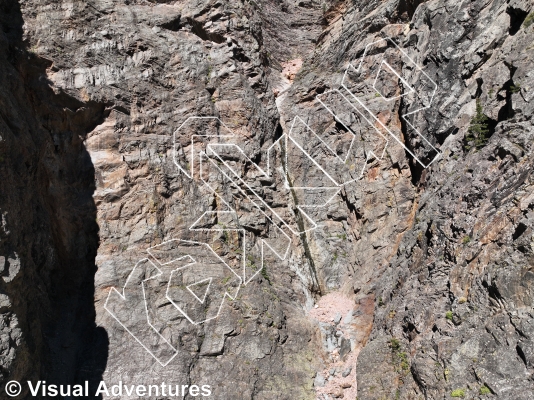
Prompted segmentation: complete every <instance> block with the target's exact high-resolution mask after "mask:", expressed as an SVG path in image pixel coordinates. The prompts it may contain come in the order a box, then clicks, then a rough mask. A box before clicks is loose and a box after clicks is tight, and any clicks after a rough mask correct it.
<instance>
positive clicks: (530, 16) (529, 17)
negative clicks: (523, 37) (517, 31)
mask: <svg viewBox="0 0 534 400" xmlns="http://www.w3.org/2000/svg"><path fill="white" fill-rule="evenodd" d="M533 23H534V12H531V13H530V14H528V15H527V17H526V18H525V20H524V21H523V26H524V27H525V28H528V27H529V26H530V25H532V24H533Z"/></svg>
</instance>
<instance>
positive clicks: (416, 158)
mask: <svg viewBox="0 0 534 400" xmlns="http://www.w3.org/2000/svg"><path fill="white" fill-rule="evenodd" d="M383 41H385V42H387V41H389V42H390V43H392V44H393V45H394V46H395V47H396V48H397V50H399V51H400V52H401V53H402V54H403V55H404V56H406V58H407V59H408V60H410V62H411V63H412V64H413V65H414V66H415V68H417V70H418V71H419V72H421V73H422V74H423V75H424V76H425V77H426V78H427V79H428V80H429V81H430V82H431V83H432V85H433V86H434V90H433V91H432V95H431V97H430V100H429V104H428V105H427V106H423V107H421V108H418V109H416V110H414V111H411V112H409V113H407V114H404V115H402V118H403V119H404V121H406V123H407V124H408V125H409V126H410V127H411V128H412V129H413V130H414V131H415V132H416V133H417V134H418V135H419V136H420V137H421V139H423V140H424V141H425V142H426V143H427V144H428V145H429V146H430V147H432V149H433V150H434V151H435V152H436V153H437V155H436V156H435V157H434V158H433V159H432V161H430V162H429V163H428V164H425V163H423V162H422V161H421V160H420V159H419V158H418V157H417V156H416V155H415V154H414V153H413V152H412V151H411V150H410V149H408V147H407V146H406V145H405V144H404V143H403V142H402V141H401V140H400V139H399V138H398V137H397V136H396V135H395V134H393V132H391V131H390V130H389V129H388V128H387V127H386V126H385V125H384V124H383V123H382V122H381V121H380V120H379V119H378V118H377V117H376V116H375V115H374V113H373V112H372V111H371V110H369V108H367V107H366V106H365V104H364V103H363V102H362V101H361V100H360V99H359V98H358V97H356V95H355V94H354V93H352V92H351V90H350V89H349V88H348V87H347V86H346V83H345V82H346V78H347V73H348V71H349V68H353V69H354V70H355V71H356V72H361V70H362V68H363V62H364V60H365V56H366V54H367V52H368V51H369V48H370V47H371V46H373V45H376V44H377V43H380V42H383ZM382 62H384V63H386V62H385V61H382ZM386 64H387V63H386ZM387 66H388V67H389V68H390V70H391V71H393V72H394V74H395V75H397V76H398V77H399V78H400V79H401V80H402V82H403V83H405V82H406V81H405V80H404V79H402V78H401V77H400V75H399V74H398V73H396V72H395V71H394V70H393V68H391V66H390V65H389V64H387ZM379 72H380V69H379ZM375 82H376V78H375ZM374 85H375V83H373V89H375V91H376V92H377V93H379V94H380V96H382V93H380V92H379V91H378V90H377V89H376V88H375V86H374ZM406 85H407V86H408V87H410V88H411V86H410V85H408V84H407V83H406ZM341 86H342V87H343V88H344V89H345V90H346V91H347V92H348V93H349V94H350V95H351V96H352V98H354V100H356V101H357V102H358V104H359V105H361V106H362V107H363V108H365V110H366V111H367V112H368V113H369V115H371V117H372V118H373V119H374V120H375V122H378V123H379V124H380V126H382V127H383V128H384V129H385V130H386V131H387V132H388V133H389V134H390V135H391V136H392V137H393V138H394V139H395V140H396V141H397V143H399V144H400V145H401V146H402V147H403V148H404V150H406V151H407V152H408V153H409V154H410V155H411V156H412V157H413V158H414V159H415V160H416V161H417V162H419V164H421V165H422V166H423V168H425V169H426V168H428V167H429V166H430V165H432V163H434V162H435V161H436V160H437V159H439V158H440V157H441V156H442V154H441V152H440V151H439V150H438V149H436V148H435V147H434V146H433V145H432V144H431V143H430V142H429V141H428V140H427V139H426V138H425V137H424V136H423V135H422V134H421V132H419V130H417V129H416V128H415V126H414V125H413V124H412V123H411V122H410V121H409V120H408V117H409V116H410V115H413V114H416V113H418V112H419V111H422V110H426V109H427V108H430V105H431V104H432V101H433V100H434V96H435V94H436V91H437V89H438V85H437V84H436V82H434V81H433V80H432V78H430V76H428V74H427V73H426V72H425V71H423V69H422V68H421V67H420V66H419V65H418V64H417V63H416V62H415V61H414V60H412V59H411V58H410V56H408V54H406V52H404V51H403V50H402V49H401V48H400V47H399V46H398V45H397V43H395V41H394V40H392V39H391V38H383V39H380V40H377V41H375V42H372V43H369V44H368V45H367V46H366V47H365V50H364V52H363V55H362V58H361V60H360V64H359V65H358V68H357V69H356V68H354V66H353V65H352V63H349V66H348V67H347V69H346V70H345V73H344V74H343V79H342V81H341ZM414 92H415V90H414ZM409 93H411V92H409ZM409 93H405V94H406V95H407V94H409ZM382 97H383V98H384V99H385V97H384V96H382ZM398 97H400V96H398ZM319 101H320V100H319ZM388 101H389V100H388ZM349 104H350V105H351V106H352V107H353V108H354V109H355V110H357V109H356V107H354V105H352V103H350V102H349Z"/></svg>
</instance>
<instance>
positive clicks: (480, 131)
mask: <svg viewBox="0 0 534 400" xmlns="http://www.w3.org/2000/svg"><path fill="white" fill-rule="evenodd" d="M476 103H477V104H476V111H475V115H474V117H473V118H472V119H471V123H470V124H469V128H468V129H467V135H466V136H465V141H466V144H465V145H464V148H465V149H466V150H470V149H472V148H473V147H474V148H475V149H479V148H481V147H482V146H484V145H485V144H486V142H487V141H488V139H487V135H488V133H489V126H488V119H489V118H488V117H487V116H486V114H484V109H483V108H482V103H481V102H480V99H477V100H476Z"/></svg>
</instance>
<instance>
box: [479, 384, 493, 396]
mask: <svg viewBox="0 0 534 400" xmlns="http://www.w3.org/2000/svg"><path fill="white" fill-rule="evenodd" d="M479 393H480V394H491V390H489V387H487V386H486V385H484V386H482V387H481V388H480V391H479Z"/></svg>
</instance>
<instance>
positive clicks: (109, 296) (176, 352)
mask: <svg viewBox="0 0 534 400" xmlns="http://www.w3.org/2000/svg"><path fill="white" fill-rule="evenodd" d="M144 262H149V263H150V264H152V265H153V266H154V268H155V269H156V270H157V271H158V273H157V274H156V275H153V276H151V277H149V278H147V279H144V280H143V281H142V282H141V284H142V290H143V299H144V306H145V313H146V318H147V324H148V325H149V326H150V328H151V329H152V330H153V331H154V332H155V333H156V335H158V336H159V337H160V338H161V339H162V340H163V341H164V342H165V343H166V344H167V345H168V346H169V347H170V348H171V349H172V350H173V352H174V354H173V356H172V357H171V358H169V359H168V360H167V361H166V362H163V361H161V360H160V359H159V358H158V357H157V356H156V355H155V354H154V353H153V352H152V351H151V350H150V349H149V348H148V347H147V346H146V345H145V344H144V343H143V342H142V341H141V339H139V338H138V337H137V336H135V335H134V334H133V332H132V331H130V329H128V327H127V326H126V325H125V324H124V323H123V322H122V321H121V320H120V319H119V317H118V316H117V315H115V314H114V313H113V312H112V311H111V310H110V309H109V308H108V302H109V300H110V298H111V296H112V295H113V293H116V294H117V295H118V296H120V298H121V299H122V301H123V302H126V301H127V300H128V299H127V298H126V293H125V290H126V287H127V286H128V282H129V281H130V278H131V277H132V275H133V274H134V272H135V270H136V269H137V268H138V266H139V264H141V263H144ZM161 275H162V272H161V270H160V269H159V268H158V267H157V266H156V265H155V264H154V263H153V262H152V261H151V260H149V259H148V258H144V259H142V260H140V261H138V262H137V264H136V265H135V267H134V269H133V270H132V272H130V274H129V275H128V278H127V279H126V282H125V284H124V287H123V288H122V293H120V292H119V291H118V290H117V289H116V288H115V287H112V288H111V289H110V291H109V293H108V297H107V299H106V302H105V303H104V309H106V311H107V312H108V313H110V315H111V316H112V317H113V318H115V320H116V321H117V322H118V323H119V324H120V325H121V326H122V327H123V328H124V329H126V331H127V332H128V333H129V334H130V335H131V336H133V338H134V339H135V340H136V341H137V342H138V343H139V344H140V345H141V346H143V348H144V349H145V350H146V351H147V352H148V353H149V354H150V355H151V356H152V357H153V358H154V359H156V361H157V362H158V363H160V364H161V366H162V367H165V366H166V365H167V364H169V363H170V362H171V361H172V360H173V359H174V357H176V355H177V354H178V350H177V349H176V348H175V347H174V346H173V345H172V344H171V343H170V342H169V341H168V340H167V339H165V337H164V336H163V335H161V334H160V333H159V332H158V331H157V329H156V328H155V327H154V326H153V325H152V324H151V323H150V317H149V313H148V304H147V301H146V293H145V282H146V281H149V280H153V279H154V278H157V277H159V276H161ZM123 304H124V303H123Z"/></svg>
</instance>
